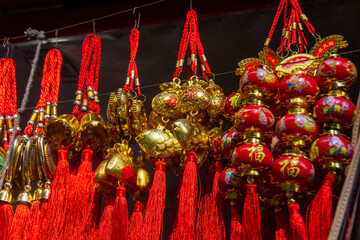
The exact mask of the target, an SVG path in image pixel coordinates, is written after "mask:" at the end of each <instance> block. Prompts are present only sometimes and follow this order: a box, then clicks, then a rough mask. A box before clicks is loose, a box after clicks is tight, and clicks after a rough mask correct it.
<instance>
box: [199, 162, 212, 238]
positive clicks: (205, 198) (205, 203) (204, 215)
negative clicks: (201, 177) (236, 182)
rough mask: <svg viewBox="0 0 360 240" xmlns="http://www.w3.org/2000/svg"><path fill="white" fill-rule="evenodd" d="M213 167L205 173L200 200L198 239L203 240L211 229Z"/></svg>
mask: <svg viewBox="0 0 360 240" xmlns="http://www.w3.org/2000/svg"><path fill="white" fill-rule="evenodd" d="M214 173H215V171H214V170H213V169H209V168H208V169H207V171H206V175H205V181H204V184H203V187H202V190H203V191H202V198H201V201H200V207H199V211H198V216H197V220H196V239H198V240H202V239H206V237H207V236H209V234H208V232H209V231H211V229H209V228H208V224H209V223H208V221H209V212H210V203H211V197H212V188H213V181H214Z"/></svg>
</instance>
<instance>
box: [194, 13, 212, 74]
mask: <svg viewBox="0 0 360 240" xmlns="http://www.w3.org/2000/svg"><path fill="white" fill-rule="evenodd" d="M194 21H195V27H196V35H197V36H196V43H197V44H196V45H197V48H198V52H199V58H200V62H201V64H203V65H204V66H205V71H202V75H203V79H204V80H207V76H208V75H211V69H210V66H209V63H208V62H207V61H204V59H203V58H202V56H205V52H204V48H203V45H202V43H201V41H200V31H199V22H198V18H197V15H196V12H195V13H194Z"/></svg>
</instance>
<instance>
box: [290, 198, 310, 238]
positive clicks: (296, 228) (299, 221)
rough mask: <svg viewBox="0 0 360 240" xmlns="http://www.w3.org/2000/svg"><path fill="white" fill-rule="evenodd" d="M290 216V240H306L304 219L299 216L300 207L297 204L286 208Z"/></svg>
mask: <svg viewBox="0 0 360 240" xmlns="http://www.w3.org/2000/svg"><path fill="white" fill-rule="evenodd" d="M288 209H289V215H290V233H291V236H292V240H308V236H307V232H306V228H305V224H304V219H303V218H302V216H301V215H300V210H299V209H300V207H299V204H297V203H291V204H290V205H289V206H288Z"/></svg>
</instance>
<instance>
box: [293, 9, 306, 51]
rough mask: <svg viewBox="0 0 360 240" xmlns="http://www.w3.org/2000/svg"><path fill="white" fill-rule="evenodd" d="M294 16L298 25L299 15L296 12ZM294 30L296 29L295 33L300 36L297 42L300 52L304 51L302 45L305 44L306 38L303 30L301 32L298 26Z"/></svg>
mask: <svg viewBox="0 0 360 240" xmlns="http://www.w3.org/2000/svg"><path fill="white" fill-rule="evenodd" d="M295 18H296V24H297V25H298V26H299V24H300V17H299V15H298V14H296V16H295ZM296 31H297V35H298V36H299V37H300V39H301V42H300V43H298V45H299V50H300V53H302V52H303V51H304V46H306V45H307V41H306V38H305V35H304V32H303V31H301V30H300V29H299V28H297V29H296Z"/></svg>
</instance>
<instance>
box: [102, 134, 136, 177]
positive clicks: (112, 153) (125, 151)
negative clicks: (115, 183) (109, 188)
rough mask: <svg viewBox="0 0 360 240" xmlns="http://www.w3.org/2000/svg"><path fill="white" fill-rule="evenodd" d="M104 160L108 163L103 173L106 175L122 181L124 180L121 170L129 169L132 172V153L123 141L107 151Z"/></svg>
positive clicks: (127, 144)
mask: <svg viewBox="0 0 360 240" xmlns="http://www.w3.org/2000/svg"><path fill="white" fill-rule="evenodd" d="M107 151H108V153H107V155H106V159H107V161H108V163H107V165H106V167H105V172H106V174H108V175H110V176H112V177H114V178H116V179H118V180H120V181H122V180H124V174H123V170H125V169H129V170H130V171H133V169H134V163H133V152H132V149H131V148H130V147H129V143H128V142H127V141H126V140H123V141H122V143H117V144H115V145H114V146H113V147H112V148H110V149H108V150H107Z"/></svg>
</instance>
